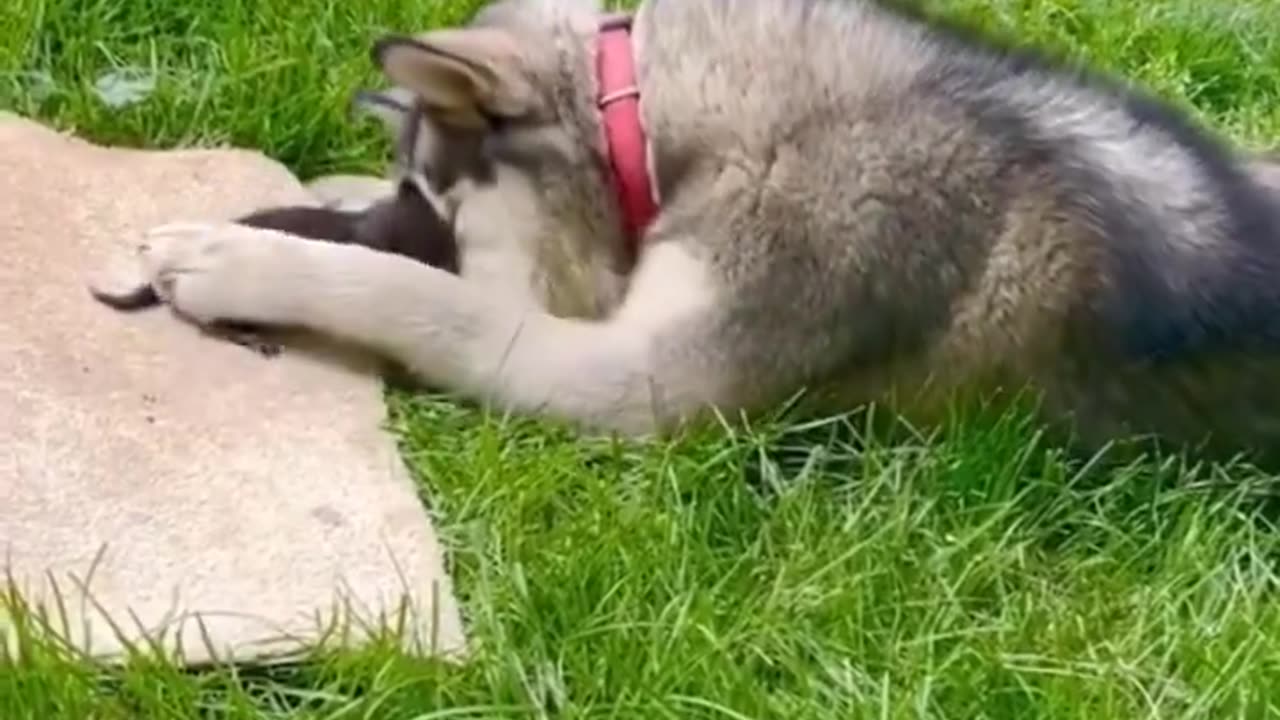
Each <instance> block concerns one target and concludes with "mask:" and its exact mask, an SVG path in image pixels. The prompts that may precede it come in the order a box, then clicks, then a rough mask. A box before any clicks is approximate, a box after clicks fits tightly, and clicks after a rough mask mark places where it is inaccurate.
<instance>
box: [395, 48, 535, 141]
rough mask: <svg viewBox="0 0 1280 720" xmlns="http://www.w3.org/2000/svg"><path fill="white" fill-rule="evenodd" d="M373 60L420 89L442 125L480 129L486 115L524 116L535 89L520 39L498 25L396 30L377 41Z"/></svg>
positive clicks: (401, 81) (418, 92)
mask: <svg viewBox="0 0 1280 720" xmlns="http://www.w3.org/2000/svg"><path fill="white" fill-rule="evenodd" d="M373 57H374V61H375V62H376V63H377V64H378V66H379V67H380V68H382V71H383V72H384V73H386V75H387V77H388V78H389V79H390V80H391V82H393V83H394V84H396V85H398V86H400V87H403V88H407V89H408V90H410V91H412V92H413V93H414V94H415V95H417V96H418V97H419V98H420V99H421V100H422V102H423V104H424V105H425V107H426V112H427V113H428V114H429V115H431V117H432V118H433V119H435V120H437V121H438V122H440V123H441V124H442V125H446V126H453V127H458V128H464V129H479V128H483V127H484V126H485V125H486V124H487V118H489V117H493V116H499V117H519V116H521V115H525V114H527V113H528V112H530V111H531V110H532V109H533V103H534V98H535V94H534V92H533V87H532V86H531V85H530V84H529V80H528V74H527V73H526V72H524V68H523V66H522V62H523V61H522V57H521V54H520V52H519V45H518V43H517V42H516V39H515V37H513V36H512V35H511V34H510V33H508V32H506V31H504V30H500V29H497V28H489V27H482V28H464V29H446V30H436V31H433V32H430V33H426V34H423V35H419V36H416V37H408V36H404V35H393V36H387V37H384V38H382V39H380V40H378V42H377V43H376V44H375V45H374V48H373Z"/></svg>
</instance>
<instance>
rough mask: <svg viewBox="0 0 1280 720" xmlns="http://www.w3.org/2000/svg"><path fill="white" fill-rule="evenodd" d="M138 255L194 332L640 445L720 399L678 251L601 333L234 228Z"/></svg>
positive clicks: (366, 258)
mask: <svg viewBox="0 0 1280 720" xmlns="http://www.w3.org/2000/svg"><path fill="white" fill-rule="evenodd" d="M146 245H147V248H146V250H145V251H144V252H143V255H142V257H143V261H144V264H145V266H146V268H147V272H148V277H150V278H151V280H152V282H153V283H155V284H157V285H160V286H163V288H164V292H165V293H166V296H167V297H168V299H169V302H170V304H171V305H172V306H173V308H174V310H176V311H177V312H178V313H180V314H182V315H184V316H186V317H189V318H191V319H193V320H194V321H196V322H200V323H206V324H207V323H211V322H213V321H240V322H246V323H250V324H253V325H293V326H299V327H305V328H308V329H310V330H313V331H318V332H320V333H323V334H327V335H330V336H334V337H336V338H339V339H344V340H348V341H353V342H356V343H359V344H363V345H365V346H367V347H369V348H370V349H373V350H376V351H379V352H382V353H385V354H387V355H390V356H391V357H393V358H395V359H396V360H398V361H400V362H401V363H402V364H404V365H405V366H407V367H408V368H409V369H410V370H412V371H414V372H415V374H417V375H418V376H419V377H421V378H422V379H424V380H426V381H428V382H431V383H438V384H439V385H440V386H441V387H443V388H445V389H448V390H453V391H456V392H461V393H463V394H466V395H470V396H472V397H473V398H476V399H479V400H484V401H487V402H490V403H493V404H494V405H497V406H498V407H499V408H500V409H502V410H511V411H516V412H523V413H545V414H548V415H551V416H555V417H559V418H562V419H565V420H570V421H575V422H578V423H580V424H584V425H587V426H592V427H595V428H600V429H609V430H617V431H621V432H627V433H635V434H643V433H649V432H652V431H654V430H657V429H661V428H663V427H665V426H668V425H669V424H671V422H673V421H679V420H680V419H682V418H684V417H687V416H688V415H689V414H690V413H692V412H695V411H696V409H697V407H698V406H701V405H703V404H704V403H706V402H716V401H717V400H718V399H719V398H718V397H717V396H718V395H719V394H720V393H719V392H718V388H719V385H720V380H721V375H723V373H722V372H720V371H719V370H720V369H719V368H715V369H708V367H713V366H714V363H713V364H712V366H705V365H706V362H707V360H706V358H707V357H708V355H709V353H708V352H707V351H706V348H703V347H701V346H700V345H701V344H702V343H714V340H712V339H710V338H705V337H702V338H701V340H699V337H700V336H699V335H698V333H693V334H689V333H687V332H686V331H685V329H686V327H687V325H686V324H687V323H690V322H697V321H698V320H699V319H701V318H705V316H706V313H708V312H712V311H713V309H714V308H715V307H716V303H715V302H714V300H713V295H714V292H713V288H712V287H711V285H710V282H709V278H708V277H707V275H706V273H705V268H704V267H703V265H702V263H701V262H699V261H697V260H695V259H694V258H693V257H691V256H690V255H689V254H688V253H687V252H686V251H684V250H683V249H681V248H680V247H679V246H678V245H676V244H674V243H669V244H664V245H662V246H660V247H655V248H652V249H651V250H650V251H649V252H648V253H647V254H646V258H645V259H644V261H643V262H642V263H641V267H639V268H638V269H637V271H636V274H635V278H634V280H633V283H632V287H631V292H630V294H629V295H628V297H627V300H626V301H625V303H624V304H623V306H622V307H621V308H620V309H619V312H618V313H617V314H616V315H615V316H614V317H613V319H611V320H608V321H603V322H591V321H583V320H573V319H567V318H559V317H555V316H552V315H550V314H549V313H547V312H546V311H545V310H543V309H541V308H539V307H536V306H533V305H530V304H528V303H524V302H520V301H518V300H514V299H513V298H511V297H509V296H505V295H503V294H501V293H495V292H493V290H492V289H491V288H489V287H486V286H483V285H478V284H476V283H474V282H469V281H467V280H465V279H464V278H461V277H459V276H456V275H453V274H450V273H447V272H444V271H442V270H439V269H437V268H433V267H429V266H426V265H423V264H422V263H419V262H415V261H412V260H409V259H408V258H405V257H402V256H399V255H394V254H391V253H384V252H378V251H375V250H372V249H370V248H366V247H361V246H357V245H345V244H337V243H317V242H310V241H307V240H303V239H301V238H297V237H294V236H291V235H288V234H285V233H280V232H276V231H272V230H262V229H259V228H251V227H246V226H243V225H237V224H232V223H225V224H201V223H180V224H174V225H167V226H164V227H160V228H156V229H155V230H154V231H153V232H152V233H150V234H149V235H148V236H147V240H146ZM676 338H679V339H678V340H676ZM690 341H694V342H695V344H697V345H699V346H698V347H695V346H691V345H689V344H688V343H689V342H690ZM669 342H675V343H677V344H678V349H675V348H673V347H670V346H668V345H667V343H669ZM672 350H674V352H671V351H672Z"/></svg>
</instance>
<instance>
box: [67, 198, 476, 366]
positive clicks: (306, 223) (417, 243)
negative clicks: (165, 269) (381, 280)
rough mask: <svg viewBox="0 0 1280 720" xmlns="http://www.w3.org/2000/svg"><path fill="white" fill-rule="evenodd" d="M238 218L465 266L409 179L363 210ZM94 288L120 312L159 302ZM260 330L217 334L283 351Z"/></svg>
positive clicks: (227, 327)
mask: <svg viewBox="0 0 1280 720" xmlns="http://www.w3.org/2000/svg"><path fill="white" fill-rule="evenodd" d="M235 222H238V223H241V224H243V225H249V226H251V227H258V228H266V229H270V230H280V231H283V232H288V233H292V234H294V235H298V236H301V237H305V238H308V239H310V240H316V241H322V242H335V243H345V244H350V245H363V246H365V247H369V248H372V249H374V250H379V251H382V252H389V253H394V254H397V255H403V256H405V257H407V258H410V259H413V260H416V261H418V262H421V263H425V264H427V265H430V266H432V267H436V268H440V269H441V270H444V271H446V272H450V273H454V274H457V273H458V272H459V269H460V262H459V257H458V243H457V238H456V237H455V236H454V234H453V229H452V228H451V227H450V226H449V223H448V222H446V221H445V220H444V218H441V217H440V215H439V214H437V213H436V211H435V208H433V207H432V206H431V203H429V202H427V200H426V198H424V197H423V196H422V193H421V192H419V191H418V189H417V188H415V187H414V186H413V185H412V184H411V183H408V182H404V183H401V184H400V186H399V187H398V188H397V190H396V194H395V195H394V196H392V197H390V198H387V199H385V200H381V201H379V202H377V203H375V204H373V205H372V206H370V207H369V208H367V209H365V210H362V211H358V212H352V211H346V210H335V209H332V208H323V207H308V206H302V205H297V206H286V207H277V208H268V209H265V210H259V211H256V212H253V213H250V214H248V215H245V216H244V217H241V218H238V219H237V220H236V221H235ZM92 292H93V296H94V297H95V298H97V299H98V301H99V302H102V303H104V304H106V305H109V306H110V307H113V308H115V309H117V310H141V309H143V308H148V307H153V306H155V305H159V304H160V297H159V296H158V295H157V294H156V291H155V288H153V287H152V286H151V285H145V284H144V285H141V286H139V287H136V288H133V289H131V290H129V291H127V292H122V293H110V292H106V291H102V290H98V289H94V290H93V291H92ZM258 333H259V330H258V329H257V328H254V327H251V326H245V325H242V324H239V323H237V324H230V323H224V324H223V326H222V327H220V328H219V329H218V332H217V334H219V335H221V336H223V337H225V338H227V339H229V340H231V341H233V342H236V343H237V344H240V345H245V346H246V347H250V348H252V349H254V350H256V351H258V352H260V353H262V354H263V355H276V354H278V353H279V351H280V348H279V346H278V345H276V344H274V343H271V342H268V341H266V340H263V339H262V338H261V337H259V335H258Z"/></svg>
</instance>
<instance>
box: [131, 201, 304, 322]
mask: <svg viewBox="0 0 1280 720" xmlns="http://www.w3.org/2000/svg"><path fill="white" fill-rule="evenodd" d="M292 248H293V243H292V242H291V238H289V237H288V236H285V235H283V234H281V233H277V232H274V231H271V230H263V229H259V228H251V227H247V226H244V225H239V224H235V223H172V224H168V225H161V226H159V227H156V228H153V229H151V230H150V231H148V232H147V234H146V237H145V238H144V240H143V243H142V244H141V245H140V246H139V247H138V254H139V259H140V261H141V264H142V268H143V272H144V273H145V274H146V277H147V279H148V281H149V282H150V283H151V286H152V287H153V288H155V290H156V294H157V295H159V296H160V298H161V299H163V300H164V301H165V302H166V303H168V304H169V305H170V306H171V307H172V308H173V309H174V310H175V311H177V312H178V313H179V314H181V315H183V316H185V317H187V318H189V319H191V320H192V321H194V322H196V323H199V324H202V325H208V324H211V323H214V322H245V323H254V324H261V325H270V324H283V323H288V322H289V321H290V318H289V311H290V308H291V306H292V304H293V303H292V302H291V298H290V292H291V291H290V284H289V283H288V282H287V279H288V278H289V276H290V273H289V272H288V269H289V261H288V257H289V255H290V251H291V249H292Z"/></svg>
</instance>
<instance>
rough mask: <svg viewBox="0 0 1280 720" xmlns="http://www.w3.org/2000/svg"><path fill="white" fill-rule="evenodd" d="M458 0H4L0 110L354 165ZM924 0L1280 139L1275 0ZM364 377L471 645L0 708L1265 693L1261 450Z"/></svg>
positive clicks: (701, 712) (28, 674)
mask: <svg viewBox="0 0 1280 720" xmlns="http://www.w3.org/2000/svg"><path fill="white" fill-rule="evenodd" d="M473 6H474V4H469V3H467V2H461V1H459V0H452V1H449V2H446V0H439V1H438V2H432V1H431V0H366V1H364V2H337V1H336V0H224V1H223V2H220V3H209V4H207V5H201V4H199V3H179V2H171V1H170V0H5V2H3V3H0V107H3V108H8V109H16V110H17V111H18V112H21V113H23V114H28V115H32V116H36V117H39V118H42V119H45V120H47V121H49V122H51V123H53V124H55V125H57V126H59V127H63V128H70V129H75V130H77V131H78V132H80V133H82V134H84V135H85V136H87V137H90V138H92V139H95V140H99V141H110V142H114V143H119V144H128V145H145V146H152V147H171V146H175V145H180V144H215V143H227V142H230V143H234V144H237V145H244V146H250V147H257V148H261V149H263V150H265V151H266V152H268V153H269V154H271V155H273V156H275V157H277V158H279V159H281V160H283V161H284V162H286V163H288V164H289V165H290V166H291V167H292V168H294V169H295V170H296V171H297V172H298V173H299V174H301V175H303V176H312V175H315V174H318V173H322V172H332V171H347V170H373V171H380V170H381V168H382V167H383V163H384V159H385V154H384V153H385V152H386V146H385V142H384V141H383V139H382V138H381V136H380V135H379V131H378V130H377V129H376V128H374V127H370V126H368V125H365V124H359V125H355V124H352V123H351V122H350V121H349V118H348V115H347V111H346V102H347V98H348V96H349V93H350V91H351V90H352V88H354V87H356V86H358V85H361V84H367V83H371V82H375V81H376V77H375V76H374V74H373V69H372V67H371V65H370V63H369V61H368V59H367V57H368V56H367V47H368V43H369V40H370V38H371V37H373V36H374V35H375V34H376V33H378V32H380V31H382V30H386V29H400V30H403V29H421V28H424V27H427V26H429V25H436V24H444V23H448V22H452V21H455V20H458V19H461V18H463V17H465V16H466V15H467V14H468V13H469V11H470V8H471V7H473ZM933 6H934V7H936V8H941V9H943V10H945V12H946V13H948V14H951V15H954V16H956V17H959V18H963V19H965V20H967V21H969V22H973V23H978V24H981V25H984V26H986V27H988V28H990V29H993V30H995V31H998V32H1000V33H1002V34H1005V35H1010V36H1016V37H1022V38H1026V39H1030V40H1033V41H1038V42H1042V43H1045V44H1047V45H1048V46H1050V47H1051V48H1054V49H1056V50H1058V51H1060V52H1064V53H1069V54H1073V55H1078V56H1082V57H1085V58H1087V59H1089V60H1091V61H1092V62H1094V63H1096V64H1098V65H1100V66H1101V67H1104V68H1108V69H1112V70H1116V71H1120V72H1124V73H1126V74H1128V75H1130V76H1132V77H1134V78H1136V79H1139V80H1141V81H1143V82H1145V83H1147V84H1148V85H1150V86H1151V87H1153V88H1155V89H1156V90H1158V91H1159V92H1161V93H1163V94H1165V95H1166V96H1168V97H1172V98H1175V99H1178V100H1179V101H1180V102H1183V103H1185V104H1186V106H1188V107H1190V108H1193V109H1194V110H1195V111H1196V112H1197V113H1198V114H1200V116H1201V117H1202V118H1204V119H1205V120H1206V121H1207V122H1210V123H1212V124H1213V125H1214V126H1215V127H1218V128H1221V129H1222V130H1224V131H1226V132H1229V133H1230V134H1231V135H1232V136H1233V137H1235V138H1236V139H1238V140H1239V141H1240V142H1243V143H1247V144H1249V145H1251V146H1268V145H1271V144H1273V143H1274V142H1275V141H1277V139H1280V33H1277V32H1276V28H1277V27H1280V5H1277V4H1275V3H1274V2H1273V0H1248V1H1245V0H1241V1H1240V2H1234V3H1209V2H1199V1H1198V0H1196V1H1193V0H1180V1H1174V0H1159V1H1153V2H1148V3H1137V2H1133V3H1122V2H1116V1H1114V0H989V1H987V2H983V1H982V0H954V1H952V2H944V0H937V1H936V2H934V3H933ZM129 66H135V67H139V68H143V69H144V70H145V72H146V73H149V74H150V75H151V76H153V77H155V78H156V81H157V82H156V87H155V91H154V93H153V94H152V95H151V96H149V97H148V98H147V99H146V100H145V101H143V102H141V103H139V104H136V105H133V106H129V107H126V108H121V109H117V108H111V107H109V106H107V105H106V104H104V103H103V102H101V101H100V100H99V99H98V98H97V96H96V95H95V92H94V89H93V88H94V83H95V81H96V80H97V78H99V77H100V76H101V75H103V74H104V73H106V72H108V71H110V70H112V69H113V68H120V67H129ZM0 162H2V159H0ZM390 401H391V402H392V407H393V417H394V422H395V426H396V430H397V432H398V433H399V434H400V436H401V437H402V440H403V448H404V452H405V455H406V458H407V459H408V461H409V462H410V464H411V465H412V467H413V469H414V470H415V473H416V474H417V476H418V478H419V479H420V481H421V484H422V489H423V495H424V499H426V500H428V501H429V502H430V503H431V504H432V506H433V507H434V508H435V510H436V512H437V514H438V517H439V523H440V528H441V532H442V533H443V535H444V537H445V539H446V541H447V543H448V545H449V548H450V551H451V553H452V559H453V565H454V568H455V573H456V580H457V584H458V591H459V595H460V599H461V601H462V604H463V607H464V612H465V615H466V619H467V623H468V629H469V632H470V633H471V637H472V641H473V642H474V643H475V649H476V655H475V657H474V659H473V660H472V661H471V662H470V663H468V664H467V665H465V666H463V667H461V668H451V667H441V666H438V665H436V664H434V663H431V662H425V661H420V660H414V659H412V658H408V657H404V656H401V655H398V654H396V653H395V652H393V651H391V650H389V649H387V648H385V647H382V648H380V647H374V648H370V649H368V650H364V651H360V652H354V653H329V652H326V653H321V654H317V655H316V657H315V658H314V659H313V660H312V661H310V662H307V663H305V664H301V665H299V666H296V667H291V668H286V669H279V670H275V671H269V672H268V671H254V672H250V671H247V670H243V669H234V668H226V669H220V670H215V671H209V672H200V673H191V672H184V671H180V670H177V669H174V668H172V667H168V666H166V665H163V664H158V663H155V662H149V661H146V660H145V659H141V658H139V659H138V660H137V661H135V662H133V663H132V664H130V665H129V666H128V667H125V668H123V669H118V670H102V669H97V668H94V667H93V666H91V665H88V664H86V663H83V662H81V661H79V660H77V659H76V658H74V657H72V656H70V655H68V654H67V653H65V652H62V651H61V650H59V649H58V648H57V647H55V646H53V645H41V644H35V645H33V646H31V647H30V648H28V650H29V653H30V654H29V655H28V656H27V657H26V658H25V659H24V661H23V662H22V663H20V664H16V665H11V666H8V667H5V668H4V669H3V670H0V718H4V719H5V720H18V719H20V718H40V719H42V720H43V719H44V718H89V717H92V718H136V717H147V718H189V717H216V718H259V717H268V718H284V717H296V718H410V717H418V718H446V717H448V718H460V717H477V718H479V717H484V718H495V717H567V718H569V717H620V718H624V717H625V718H756V717H761V718H764V717H768V718H788V719H789V718H797V719H799V718H837V717H838V718H923V717H931V718H943V717H946V718H983V717H985V718H1018V719H1022V718H1041V717H1043V718H1080V719H1081V720H1085V719H1087V720H1097V719H1101V718H1125V719H1128V718H1263V717H1280V597H1278V596H1277V592H1276V591H1277V569H1276V568H1277V559H1280V531H1278V530H1277V529H1276V528H1275V527H1274V526H1273V524H1272V521H1271V520H1272V518H1271V516H1270V515H1269V514H1268V507H1269V503H1268V502H1267V501H1268V500H1269V498H1271V497H1272V496H1273V495H1274V494H1275V491H1276V488H1277V483H1276V481H1275V480H1274V479H1272V478H1269V477H1266V476H1264V475H1262V474H1260V473H1257V472H1254V471H1250V470H1248V469H1245V468H1225V467H1188V466H1187V465H1186V464H1185V463H1183V462H1180V461H1179V460H1178V459H1177V458H1172V457H1171V458H1163V459H1160V458H1153V459H1148V460H1145V461H1143V462H1138V463H1132V464H1127V465H1125V466H1123V467H1120V468H1109V469H1102V468H1100V467H1099V466H1088V465H1082V464H1081V463H1080V462H1079V461H1071V460H1068V459H1066V458H1064V457H1063V455H1062V454H1061V453H1059V452H1058V451H1056V450H1055V449H1054V448H1052V447H1046V446H1045V445H1044V443H1043V442H1041V441H1040V439H1039V437H1038V435H1037V433H1036V429H1035V427H1034V426H1033V425H1031V424H1029V423H1027V422H1025V421H1022V420H1019V419H1018V418H1017V417H1016V416H1009V417H1006V418H1002V419H996V420H986V421H979V420H976V419H975V420H963V419H961V420H958V421H957V422H955V423H952V424H949V425H948V426H947V427H945V428H943V429H942V431H941V432H939V433H936V434H932V435H929V436H926V437H921V438H920V439H917V440H914V441H901V442H894V443H890V442H887V441H884V440H883V439H877V438H876V437H867V436H866V434H865V433H859V432H858V430H859V429H860V428H861V427H862V426H861V425H860V424H858V423H857V422H855V421H854V420H852V419H845V420H830V421H826V422H823V423H816V424H814V425H812V426H803V425H798V424H796V423H797V422H798V421H790V422H782V421H774V422H769V423H762V424H759V425H756V426H755V427H753V428H750V429H747V428H745V427H743V426H741V425H738V426H734V427H731V428H722V429H714V430H708V431H706V432H704V433H700V434H698V435H697V436H694V437H688V438H682V439H679V440H675V441H671V442H667V443H663V444H655V445H635V444H613V443H606V442H603V441H592V442H582V441H579V440H576V439H575V438H574V437H573V436H572V435H571V434H570V433H568V432H566V431H564V430H563V429H557V428H555V427H549V426H547V425H543V424H539V423H536V422H530V421H501V420H498V419H495V418H490V417H485V416H482V415H481V414H480V413H478V412H476V411H473V410H470V409H465V408H461V407H458V406H455V405H452V404H450V403H448V402H446V401H444V400H443V399H441V398H436V397H424V396H412V395H409V394H406V393H394V394H392V395H391V396H390ZM859 436H861V441H862V442H861V443H854V442H851V440H850V439H851V438H857V437H859Z"/></svg>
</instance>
